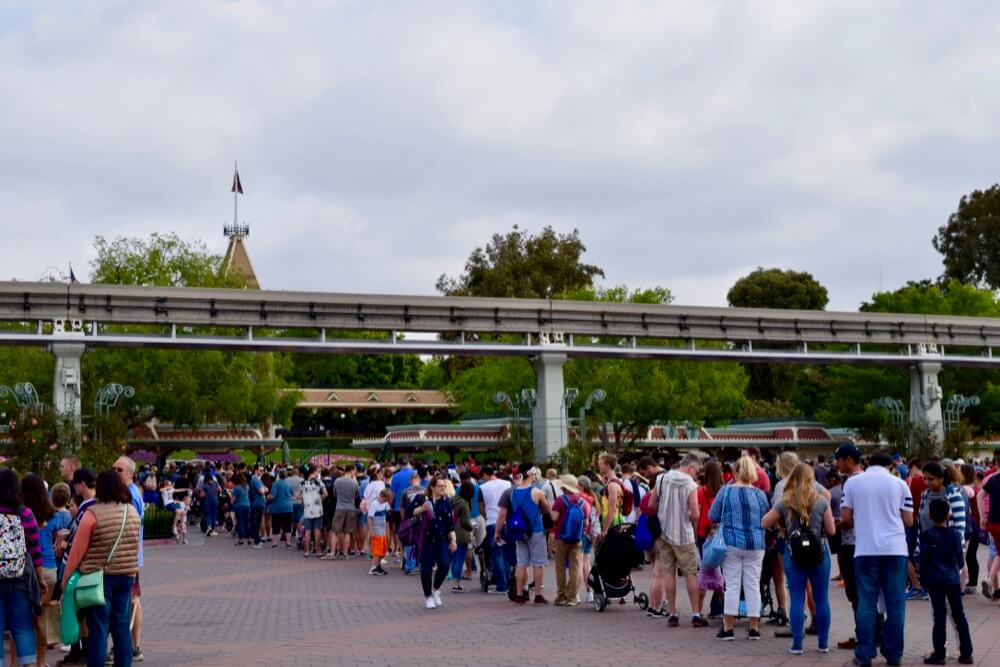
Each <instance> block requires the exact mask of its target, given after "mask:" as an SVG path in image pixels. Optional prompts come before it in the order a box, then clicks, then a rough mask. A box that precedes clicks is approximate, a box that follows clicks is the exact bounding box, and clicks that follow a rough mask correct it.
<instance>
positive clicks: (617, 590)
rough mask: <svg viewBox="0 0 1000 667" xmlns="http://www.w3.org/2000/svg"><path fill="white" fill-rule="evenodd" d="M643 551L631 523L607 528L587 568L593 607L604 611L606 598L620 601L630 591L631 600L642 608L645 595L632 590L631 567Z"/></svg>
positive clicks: (645, 599)
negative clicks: (638, 544)
mask: <svg viewBox="0 0 1000 667" xmlns="http://www.w3.org/2000/svg"><path fill="white" fill-rule="evenodd" d="M643 560H644V558H643V553H642V552H641V551H639V549H638V548H637V547H636V545H635V526H634V525H632V524H630V523H626V524H622V525H620V526H615V527H614V528H612V529H611V530H609V531H608V534H607V537H605V538H604V541H603V542H602V543H601V545H600V547H599V548H598V549H597V553H596V556H595V559H594V567H592V568H590V577H589V578H588V579H587V583H588V584H589V585H590V588H591V590H593V591H594V609H596V610H597V611H604V610H605V609H606V608H607V606H608V601H609V600H616V599H620V600H624V599H625V598H626V597H627V596H628V595H629V594H632V596H633V597H632V601H633V602H634V603H635V604H637V605H638V606H639V608H640V609H642V610H645V609H646V608H647V607H648V606H649V596H648V595H646V594H645V593H638V594H637V593H636V592H635V584H634V583H633V582H632V569H633V568H635V567H638V566H639V565H642V563H643Z"/></svg>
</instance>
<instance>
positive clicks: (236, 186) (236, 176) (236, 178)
mask: <svg viewBox="0 0 1000 667" xmlns="http://www.w3.org/2000/svg"><path fill="white" fill-rule="evenodd" d="M230 192H238V193H240V194H243V183H241V182H240V170H239V169H236V168H234V169H233V188H232V190H230Z"/></svg>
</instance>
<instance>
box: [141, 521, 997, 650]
mask: <svg viewBox="0 0 1000 667" xmlns="http://www.w3.org/2000/svg"><path fill="white" fill-rule="evenodd" d="M198 537H200V536H198ZM984 555H985V554H984ZM367 570H368V563H367V562H362V561H361V560H354V561H347V562H341V561H336V562H326V561H319V560H318V559H310V560H309V561H306V560H305V559H303V558H302V557H301V552H296V551H294V550H288V549H285V548H284V547H281V548H279V549H263V550H254V549H248V548H247V547H243V548H237V547H233V546H232V543H231V541H230V540H229V539H228V538H224V537H218V538H213V539H211V540H209V542H208V544H206V545H190V546H157V547H149V548H148V549H147V551H146V567H145V568H144V570H143V573H142V577H143V602H144V614H145V627H144V637H143V643H142V648H143V652H144V653H145V655H146V663H145V664H148V665H150V666H151V667H160V666H167V665H276V666H285V665H288V666H291V665H348V666H350V665H359V666H373V667H374V666H378V665H400V664H406V663H413V662H418V661H419V662H421V663H424V664H429V663H437V664H447V665H449V667H463V666H468V667H485V666H493V665H497V666H506V665H512V666H514V665H516V666H518V667H525V666H527V665H553V666H564V665H565V666H567V667H568V666H570V665H581V666H590V665H595V666H597V665H599V666H600V667H606V666H607V665H636V666H641V667H645V666H647V665H649V666H653V665H656V666H657V667H660V666H663V665H698V666H699V667H708V666H710V665H719V664H725V665H732V666H734V667H739V666H745V667H751V666H757V665H795V666H797V667H799V666H800V667H810V666H813V665H822V666H824V667H827V666H833V665H838V666H839V665H844V664H849V663H850V660H851V657H852V655H851V653H850V652H846V651H837V650H836V649H834V650H833V652H832V653H831V654H829V655H825V656H823V655H820V654H818V653H817V652H816V651H815V638H812V637H807V638H806V648H807V652H806V654H805V655H803V656H791V655H789V654H788V652H787V648H788V644H789V640H787V639H774V638H768V639H765V640H763V641H759V642H749V641H746V640H738V641H735V642H719V641H717V640H716V639H715V638H714V635H715V632H716V630H717V626H718V623H717V622H713V624H712V627H710V628H704V629H695V628H691V627H684V625H683V624H682V627H680V628H668V627H667V625H666V622H665V621H661V620H652V619H647V618H646V617H645V615H644V614H641V613H640V612H639V611H638V610H637V608H636V607H635V606H634V605H632V604H631V603H630V604H627V605H625V606H619V605H617V604H613V605H611V607H610V608H609V609H608V610H606V611H605V612H603V613H600V614H598V613H597V612H596V611H594V609H593V607H592V606H588V605H581V606H579V607H577V608H557V607H553V606H551V605H550V606H547V607H539V608H536V607H533V606H530V605H529V606H525V607H517V606H514V605H512V604H510V603H509V602H507V600H506V597H504V596H496V595H484V594H482V593H480V592H479V591H478V590H475V591H470V592H468V593H465V594H462V595H455V594H452V593H451V592H450V591H449V590H447V589H448V586H447V585H446V586H445V591H444V592H443V596H444V602H445V604H444V607H443V608H441V609H436V610H433V611H429V610H426V609H424V607H423V596H422V593H421V591H420V582H419V578H418V577H406V576H404V575H402V573H399V572H398V571H396V570H393V571H392V573H391V574H390V576H387V577H369V576H367ZM635 580H636V584H637V586H638V587H640V589H645V587H646V582H647V580H648V574H647V573H645V572H642V573H638V574H637V575H636V577H635ZM546 582H547V583H546V592H547V593H548V597H549V599H550V600H551V599H552V597H554V588H555V578H554V573H553V571H552V569H551V567H550V568H549V569H548V571H547V572H546ZM470 583H476V582H470ZM831 586H832V587H833V588H832V591H831V600H832V607H833V629H832V633H831V644H834V643H835V642H836V641H837V640H839V639H844V638H846V637H847V636H848V634H849V633H850V625H851V623H850V607H849V605H848V604H847V601H846V599H845V597H844V594H843V590H842V589H840V588H837V587H836V585H835V584H831ZM679 599H680V608H681V610H682V611H683V610H684V609H686V608H687V603H686V596H685V595H684V594H683V593H681V597H680V598H679ZM966 600H967V613H968V616H969V621H970V624H971V626H972V629H973V642H974V645H975V651H976V653H975V654H976V659H977V664H979V665H983V666H997V667H1000V645H998V643H1000V631H998V630H1000V624H998V620H1000V610H998V607H997V606H995V605H990V604H989V603H988V602H987V601H986V600H984V599H982V598H981V597H976V598H971V599H970V598H966ZM930 617H931V614H930V603H928V602H909V603H907V624H906V625H907V635H906V655H905V659H904V664H905V665H916V664H922V660H921V655H922V654H923V653H926V652H929V650H930V626H931V622H930ZM737 630H738V635H737V636H740V634H739V632H740V631H742V632H743V636H744V637H745V630H744V629H743V626H739V625H738V626H737ZM772 634H773V632H772V631H770V630H768V631H766V632H765V637H771V635H772ZM875 664H885V663H884V662H883V661H881V660H877V661H876V663H875Z"/></svg>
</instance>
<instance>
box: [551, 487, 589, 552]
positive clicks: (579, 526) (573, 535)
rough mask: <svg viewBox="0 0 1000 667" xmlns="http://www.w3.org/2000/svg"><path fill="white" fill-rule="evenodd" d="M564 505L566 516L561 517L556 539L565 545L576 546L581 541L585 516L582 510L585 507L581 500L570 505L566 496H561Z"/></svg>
mask: <svg viewBox="0 0 1000 667" xmlns="http://www.w3.org/2000/svg"><path fill="white" fill-rule="evenodd" d="M563 502H564V503H566V516H565V517H563V522H562V526H561V527H560V528H559V535H558V536H557V538H558V539H559V540H561V541H563V542H565V543H566V544H576V543H577V542H579V541H580V540H582V539H583V524H584V520H585V518H586V517H585V516H584V514H583V508H584V507H586V504H585V503H584V500H583V498H581V499H580V500H579V501H578V502H576V503H571V502H570V500H569V497H568V496H565V495H564V496H563Z"/></svg>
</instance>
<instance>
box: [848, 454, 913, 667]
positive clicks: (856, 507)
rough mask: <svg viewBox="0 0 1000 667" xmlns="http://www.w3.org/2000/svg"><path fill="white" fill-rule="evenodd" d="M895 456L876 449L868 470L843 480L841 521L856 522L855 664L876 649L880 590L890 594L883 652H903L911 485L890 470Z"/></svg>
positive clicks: (864, 662) (897, 656) (890, 655)
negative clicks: (877, 607) (856, 638)
mask: <svg viewBox="0 0 1000 667" xmlns="http://www.w3.org/2000/svg"><path fill="white" fill-rule="evenodd" d="M890 466H892V457H890V456H889V454H887V453H885V452H882V451H878V452H875V453H874V454H872V456H871V459H870V461H869V467H868V470H866V471H865V472H864V473H862V474H860V475H855V476H854V477H851V478H849V479H848V480H847V482H845V483H844V497H843V500H842V501H841V504H840V525H841V527H842V528H852V527H853V528H854V545H855V546H854V569H855V575H856V578H857V587H858V592H857V595H858V612H857V615H856V618H855V622H856V625H857V634H858V644H857V647H856V648H855V649H854V664H855V665H859V666H860V667H866V666H869V665H871V664H872V659H873V658H874V657H875V655H876V651H875V614H876V605H877V604H878V596H879V593H880V592H881V593H882V595H883V596H884V597H885V607H886V621H885V625H884V626H883V627H882V655H883V656H885V659H886V662H887V663H888V664H889V665H899V664H900V661H901V660H902V658H903V624H904V621H905V612H906V599H905V591H906V560H907V555H908V550H907V547H906V528H907V527H909V526H912V525H913V497H912V496H911V495H910V488H909V487H908V486H907V485H906V483H905V482H904V481H902V480H901V479H899V478H897V477H894V476H893V475H892V473H891V472H889V467H890Z"/></svg>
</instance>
